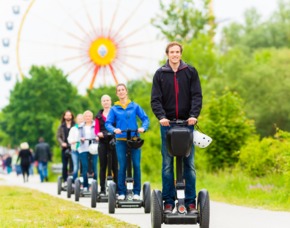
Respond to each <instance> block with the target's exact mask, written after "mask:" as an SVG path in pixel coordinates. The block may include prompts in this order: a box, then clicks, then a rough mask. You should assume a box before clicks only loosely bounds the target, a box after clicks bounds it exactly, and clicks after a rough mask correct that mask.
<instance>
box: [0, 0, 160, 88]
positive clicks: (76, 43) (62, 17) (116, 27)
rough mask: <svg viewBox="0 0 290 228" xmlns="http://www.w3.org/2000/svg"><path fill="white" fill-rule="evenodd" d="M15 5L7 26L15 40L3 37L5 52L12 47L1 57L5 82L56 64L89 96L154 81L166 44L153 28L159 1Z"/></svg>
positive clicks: (62, 0)
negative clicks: (102, 88) (103, 89)
mask: <svg viewBox="0 0 290 228" xmlns="http://www.w3.org/2000/svg"><path fill="white" fill-rule="evenodd" d="M3 2H4V1H3ZM7 2H10V1H6V4H7ZM11 2H13V3H11V5H10V6H9V8H10V9H11V12H12V16H11V18H13V16H14V19H9V18H8V17H7V18H5V26H6V30H7V31H6V32H7V34H9V32H10V33H12V32H14V36H12V38H9V36H7V35H5V34H4V35H2V37H1V41H2V48H4V49H6V50H8V49H9V46H10V47H11V46H13V47H12V48H10V49H12V51H11V52H9V51H6V52H3V54H2V56H1V64H2V66H5V70H1V74H2V79H4V80H5V81H6V82H7V83H8V82H9V81H13V80H14V81H15V80H17V79H18V80H21V79H22V78H23V77H29V70H30V68H31V66H32V65H39V66H52V65H54V66H56V67H57V68H60V69H61V70H63V72H64V74H65V75H67V77H68V80H69V81H71V82H72V83H74V84H75V85H76V86H77V87H78V89H79V90H81V91H85V90H86V89H87V88H94V87H98V86H100V85H114V84H116V83H120V82H124V83H126V82H128V81H129V80H134V79H140V78H144V77H148V78H149V77H150V78H151V77H152V74H153V73H154V71H155V70H156V69H157V67H158V65H159V61H160V60H161V59H162V58H163V57H164V49H165V44H164V41H162V40H159V39H158V38H157V34H158V31H157V29H156V28H154V27H153V26H152V25H151V24H150V20H151V18H153V17H154V16H155V15H156V13H157V11H158V8H159V5H158V4H159V3H158V1H156V0H134V1H132V0H50V1H43V0H14V1H11ZM0 4H3V3H2V2H1V3H0ZM0 8H1V7H0ZM1 68H3V67H1ZM3 69H4V68H3Z"/></svg>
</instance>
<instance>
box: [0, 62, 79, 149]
mask: <svg viewBox="0 0 290 228" xmlns="http://www.w3.org/2000/svg"><path fill="white" fill-rule="evenodd" d="M30 75H31V77H30V78H28V77H26V78H24V79H23V80H22V81H21V82H17V83H16V85H15V87H14V89H13V90H12V92H11V95H10V102H9V105H8V106H6V107H5V108H4V109H3V115H4V118H3V124H4V125H5V126H6V128H5V129H4V131H5V133H6V134H8V135H9V137H10V140H11V144H12V145H19V143H20V142H23V141H27V142H29V144H30V145H31V146H33V145H35V144H36V143H37V140H38V138H39V137H40V136H43V137H44V138H45V140H46V141H47V142H48V143H50V144H52V143H53V138H54V137H55V132H53V131H52V125H53V122H54V120H55V119H60V118H61V115H62V113H63V112H64V111H65V110H66V109H71V110H72V111H76V110H81V109H82V103H83V102H84V101H83V100H82V99H81V97H80V96H79V95H78V94H77V89H76V88H75V87H74V86H72V84H71V83H69V82H68V81H67V79H66V77H65V76H64V75H63V72H62V71H61V70H58V69H56V68H55V67H47V68H46V67H37V66H33V67H32V68H31V70H30Z"/></svg>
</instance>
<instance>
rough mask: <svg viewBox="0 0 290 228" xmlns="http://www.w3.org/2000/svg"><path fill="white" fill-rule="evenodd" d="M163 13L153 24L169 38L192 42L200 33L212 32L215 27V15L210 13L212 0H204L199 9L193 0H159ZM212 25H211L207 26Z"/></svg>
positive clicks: (153, 20)
mask: <svg viewBox="0 0 290 228" xmlns="http://www.w3.org/2000/svg"><path fill="white" fill-rule="evenodd" d="M159 3H160V8H161V13H159V14H158V15H157V16H156V17H155V18H154V19H152V24H153V25H154V26H155V27H156V28H158V29H160V31H161V33H162V34H163V35H164V36H165V38H166V39H167V40H170V41H173V40H176V41H179V42H184V43H186V42H190V41H192V40H193V39H194V38H196V37H197V35H198V34H200V33H211V32H212V31H213V29H214V25H213V20H214V18H213V16H212V15H211V13H210V8H209V4H210V0H202V1H201V4H202V6H201V8H200V9H198V8H197V6H196V4H195V3H194V1H193V0H188V1H183V0H171V1H169V3H168V1H166V2H165V1H162V0H159ZM207 25H211V26H207Z"/></svg>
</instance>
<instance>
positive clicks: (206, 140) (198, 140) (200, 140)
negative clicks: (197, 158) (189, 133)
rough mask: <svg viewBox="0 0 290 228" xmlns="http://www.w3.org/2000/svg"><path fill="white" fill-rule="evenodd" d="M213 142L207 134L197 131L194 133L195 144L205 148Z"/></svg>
mask: <svg viewBox="0 0 290 228" xmlns="http://www.w3.org/2000/svg"><path fill="white" fill-rule="evenodd" d="M211 142H212V138H211V137H209V136H208V135H206V134H203V133H201V132H199V131H197V130H194V131H193V144H194V145H196V146H198V147H200V148H205V147H207V146H208V145H209V144H210V143H211Z"/></svg>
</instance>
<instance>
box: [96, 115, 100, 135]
mask: <svg viewBox="0 0 290 228" xmlns="http://www.w3.org/2000/svg"><path fill="white" fill-rule="evenodd" d="M99 132H100V121H99V119H98V118H96V119H95V134H96V135H98V133H99Z"/></svg>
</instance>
